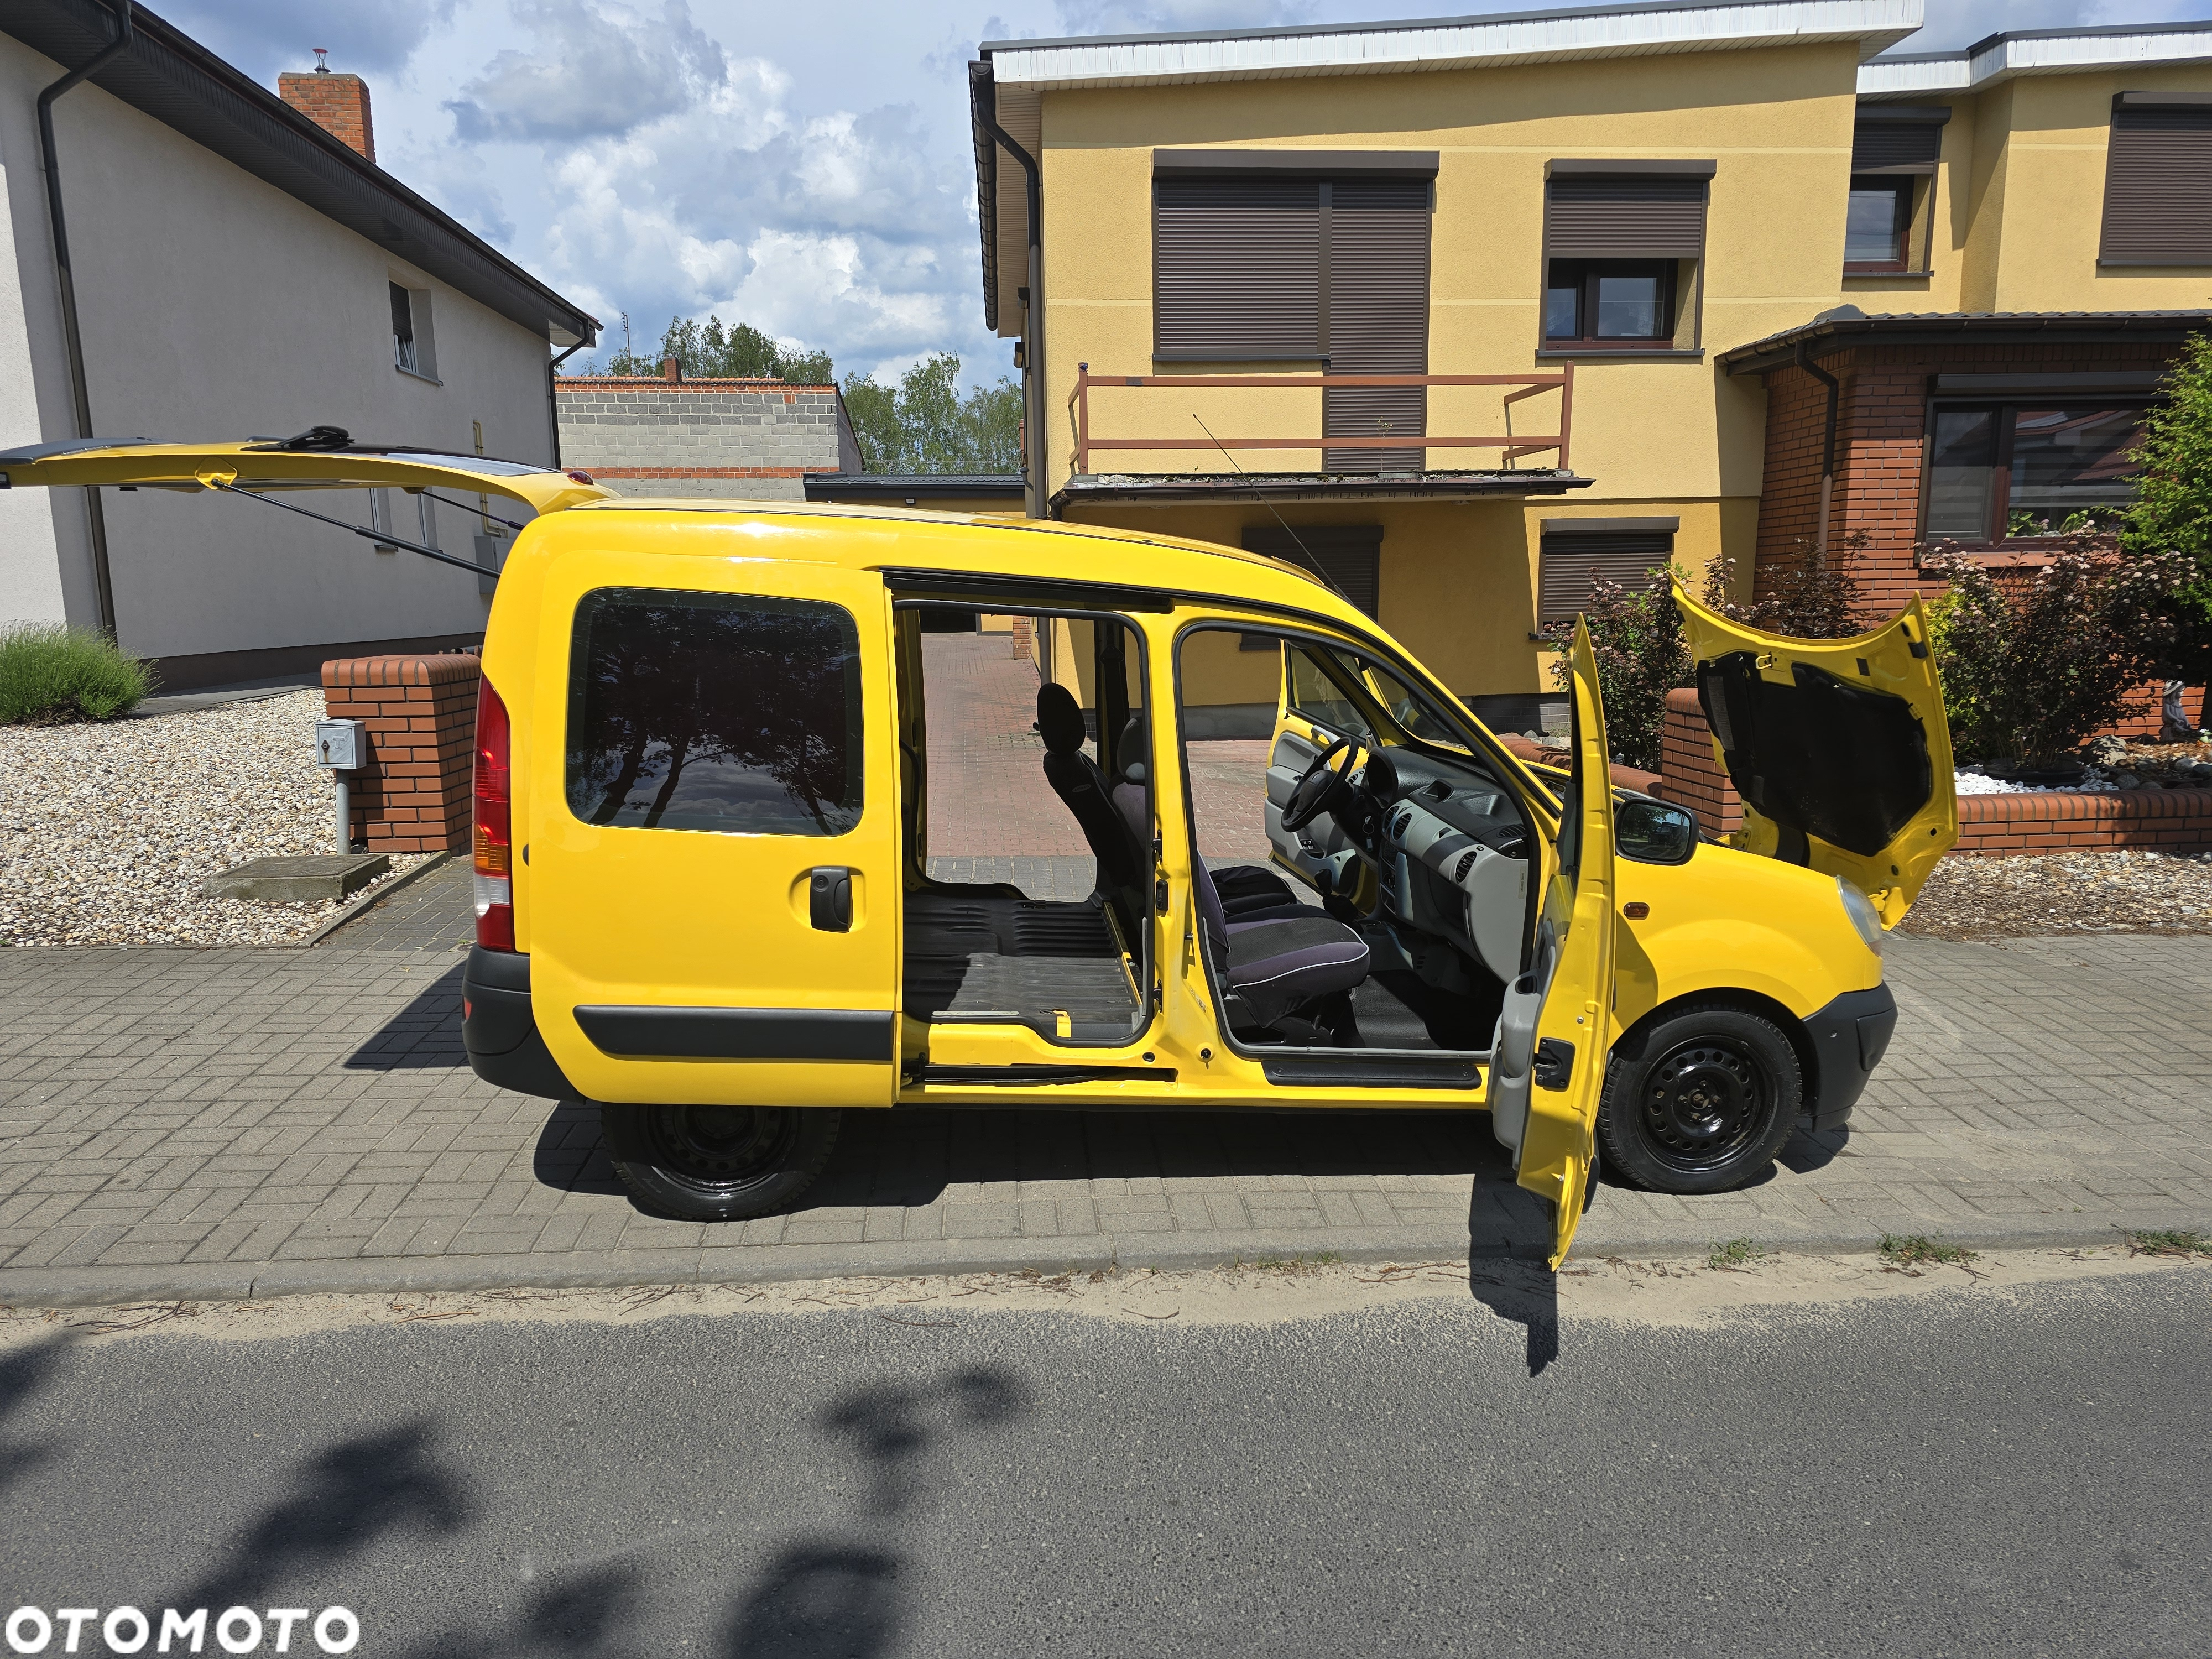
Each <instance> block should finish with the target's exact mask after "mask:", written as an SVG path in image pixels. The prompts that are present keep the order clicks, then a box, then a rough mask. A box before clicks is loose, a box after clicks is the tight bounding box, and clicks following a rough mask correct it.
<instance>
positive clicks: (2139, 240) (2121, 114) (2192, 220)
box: [2097, 92, 2212, 265]
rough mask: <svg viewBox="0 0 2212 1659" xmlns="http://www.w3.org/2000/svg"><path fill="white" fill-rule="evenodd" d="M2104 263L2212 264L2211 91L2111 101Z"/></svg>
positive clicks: (2136, 94)
mask: <svg viewBox="0 0 2212 1659" xmlns="http://www.w3.org/2000/svg"><path fill="white" fill-rule="evenodd" d="M2097 263H2098V264H2100V265H2212V94H2203V93H2198V94H2190V93H2174V92H2124V93H2121V94H2119V95H2118V97H2116V98H2115V99H2113V100H2112V140H2111V145H2110V148H2109V149H2108V150H2107V151H2106V161H2105V224H2104V237H2103V240H2102V243H2101V245H2100V247H2099V249H2098V252H2097Z"/></svg>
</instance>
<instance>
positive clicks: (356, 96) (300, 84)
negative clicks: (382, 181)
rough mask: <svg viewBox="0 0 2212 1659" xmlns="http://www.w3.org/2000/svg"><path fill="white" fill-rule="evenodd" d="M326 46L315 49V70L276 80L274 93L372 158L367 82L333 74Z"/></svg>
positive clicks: (318, 124)
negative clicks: (328, 61) (327, 60)
mask: <svg viewBox="0 0 2212 1659" xmlns="http://www.w3.org/2000/svg"><path fill="white" fill-rule="evenodd" d="M329 55H330V54H329V51H328V49H327V48H326V47H323V46H317V47H316V48H315V67H314V68H313V69H312V70H309V71H307V73H306V74H304V75H294V74H285V75H280V76H277V77H276V90H277V92H278V94H280V95H281V96H282V97H283V100H284V101H285V102H286V103H288V104H289V105H290V106H292V107H293V108H294V109H295V110H297V111H299V112H300V113H301V114H302V115H304V116H306V117H307V118H308V119H309V120H310V121H313V123H314V124H315V125H317V126H319V127H320V128H321V129H322V130H323V131H325V132H327V133H329V134H330V135H331V137H333V138H335V139H337V141H338V142H339V143H342V144H343V145H345V146H346V147H347V148H348V149H353V150H357V151H358V152H360V154H362V155H365V156H367V157H368V159H369V160H370V161H374V160H375V159H376V132H375V130H374V128H373V127H372V126H370V125H369V119H368V82H366V81H364V80H362V78H361V76H358V75H333V74H332V73H331V66H330V64H328V63H327V62H325V58H328V57H329Z"/></svg>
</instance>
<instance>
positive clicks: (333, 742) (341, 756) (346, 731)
mask: <svg viewBox="0 0 2212 1659" xmlns="http://www.w3.org/2000/svg"><path fill="white" fill-rule="evenodd" d="M315 760H316V763H317V764H318V765H320V766H325V767H327V768H329V769H330V770H331V771H333V772H358V771H359V770H361V769H362V768H363V767H365V766H367V765H368V721H367V720H317V721H316V722H315Z"/></svg>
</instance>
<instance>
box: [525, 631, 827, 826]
mask: <svg viewBox="0 0 2212 1659" xmlns="http://www.w3.org/2000/svg"><path fill="white" fill-rule="evenodd" d="M569 663H570V668H569V674H570V679H569V685H568V810H569V811H572V812H574V814H575V815H576V816H577V817H580V818H581V819H583V820H584V821H585V822H586V823H604V824H611V825H616V826H623V827H632V828H637V829H714V830H723V831H726V832H730V833H732V834H738V835H755V836H841V835H843V834H844V833H845V832H846V831H847V830H848V829H851V828H852V827H853V826H854V824H856V823H859V822H860V790H861V770H860V763H861V756H860V630H859V628H858V627H857V625H856V624H855V623H854V620H853V616H852V613H851V612H850V611H846V610H845V609H843V608H842V606H838V605H819V604H815V603H812V602H810V601H807V600H804V599H763V598H757V597H755V596H752V595H750V594H733V593H684V592H671V591H668V590H665V589H659V588H601V589H599V591H598V592H592V593H587V594H586V595H585V596H584V599H583V602H582V603H581V604H580V605H578V606H577V607H576V630H575V638H574V647H573V649H572V651H571V653H570V655H569Z"/></svg>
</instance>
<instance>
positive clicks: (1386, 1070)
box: [1247, 1049, 1483, 1089]
mask: <svg viewBox="0 0 2212 1659" xmlns="http://www.w3.org/2000/svg"><path fill="white" fill-rule="evenodd" d="M1247 1052H1248V1053H1250V1054H1252V1057H1253V1058H1255V1059H1256V1060H1258V1061H1259V1062H1260V1069H1261V1072H1262V1073H1264V1074H1265V1075H1266V1077H1267V1081H1268V1082H1270V1083H1273V1084H1280V1085H1290V1086H1293V1087H1304V1088H1334V1089H1341V1088H1352V1087H1363V1088H1375V1089H1479V1088H1480V1087H1481V1086H1482V1071H1483V1068H1482V1066H1481V1063H1480V1061H1478V1060H1471V1059H1466V1060H1462V1059H1445V1058H1442V1057H1433V1056H1430V1055H1421V1056H1419V1057H1413V1056H1407V1057H1402V1058H1401V1057H1398V1056H1395V1055H1383V1054H1359V1053H1358V1052H1357V1051H1354V1052H1352V1053H1349V1054H1341V1055H1339V1054H1332V1053H1330V1052H1329V1051H1328V1050H1326V1049H1322V1050H1317V1051H1316V1052H1315V1053H1312V1054H1299V1055H1297V1056H1295V1057H1293V1056H1288V1055H1285V1056H1283V1057H1281V1058H1276V1057H1274V1056H1272V1055H1269V1054H1267V1053H1265V1052H1264V1051H1261V1050H1247Z"/></svg>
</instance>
